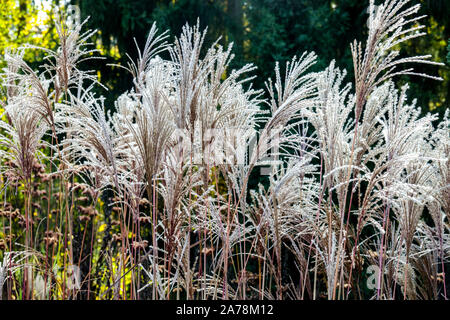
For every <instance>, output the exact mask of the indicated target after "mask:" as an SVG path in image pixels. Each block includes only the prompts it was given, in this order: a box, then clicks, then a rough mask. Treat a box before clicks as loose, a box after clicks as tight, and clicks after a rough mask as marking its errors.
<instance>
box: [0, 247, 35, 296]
mask: <svg viewBox="0 0 450 320" xmlns="http://www.w3.org/2000/svg"><path fill="white" fill-rule="evenodd" d="M28 256H29V253H27V252H16V251H12V252H4V254H3V261H0V300H2V294H3V285H4V284H5V282H6V280H8V279H9V278H10V277H11V276H12V275H13V274H14V273H16V272H17V271H19V270H20V269H22V268H23V266H24V263H23V261H24V260H25V258H27V257H28Z"/></svg>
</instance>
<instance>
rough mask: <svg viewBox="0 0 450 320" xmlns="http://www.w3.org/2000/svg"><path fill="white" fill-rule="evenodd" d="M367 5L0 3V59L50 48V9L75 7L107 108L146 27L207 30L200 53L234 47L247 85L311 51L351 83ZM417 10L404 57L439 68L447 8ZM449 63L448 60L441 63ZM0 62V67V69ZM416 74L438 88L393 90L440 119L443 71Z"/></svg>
mask: <svg viewBox="0 0 450 320" xmlns="http://www.w3.org/2000/svg"><path fill="white" fill-rule="evenodd" d="M368 2H369V1H368V0H367V1H365V0H364V1H362V0H1V1H0V25H1V27H0V53H1V54H3V53H4V49H5V48H6V47H8V46H13V47H17V46H18V45H20V44H23V43H26V42H30V43H32V44H37V45H41V46H45V47H50V48H51V47H53V46H54V45H55V40H54V39H55V30H54V18H55V17H54V14H53V13H52V12H53V10H54V9H55V8H61V7H64V8H68V6H69V5H75V6H78V8H79V9H80V15H81V19H85V18H86V17H88V16H90V19H89V21H88V23H87V25H88V27H89V28H92V29H97V30H98V33H97V35H96V36H95V38H94V39H93V41H94V43H95V45H96V46H97V48H98V49H99V50H100V51H101V53H102V55H104V56H105V57H106V61H100V62H99V61H98V60H97V61H96V60H93V61H91V62H90V65H86V66H85V67H86V68H87V69H93V70H98V76H99V77H100V78H101V81H102V83H104V84H105V85H106V86H107V87H108V88H109V90H108V91H106V90H104V89H101V88H99V89H98V90H99V93H100V94H102V95H104V96H105V97H106V101H107V105H108V107H109V108H113V102H114V100H115V99H116V98H117V97H118V96H119V95H120V94H122V93H123V92H124V91H126V90H128V89H130V88H131V77H130V75H128V74H127V72H126V71H125V70H123V69H121V68H118V67H115V66H111V64H122V65H123V64H125V63H126V60H127V56H126V55H125V53H128V54H129V55H130V56H131V57H132V58H135V57H136V54H137V51H136V46H135V40H134V39H136V42H137V43H138V45H139V46H140V47H143V45H144V43H145V39H146V37H147V32H148V30H149V28H150V26H151V24H152V23H153V22H154V21H156V22H157V24H158V27H159V29H160V30H166V29H168V30H169V32H170V35H171V36H172V37H175V36H178V35H179V34H180V32H181V28H182V26H183V25H184V24H185V23H186V22H188V23H189V24H195V23H196V22H197V19H199V20H200V25H201V27H202V28H204V27H206V26H208V34H207V38H206V43H205V47H206V46H208V45H210V44H211V43H212V42H213V41H215V40H216V39H217V38H218V37H221V40H220V44H222V45H224V46H228V45H229V44H230V43H231V42H233V43H234V48H233V52H234V53H235V59H234V61H233V67H239V66H242V65H243V64H245V63H249V62H251V63H254V64H255V65H256V66H257V67H258V70H257V71H255V72H254V73H255V75H257V76H258V78H257V79H255V85H256V86H257V87H259V88H262V87H263V86H264V81H265V80H266V79H267V78H268V77H271V76H273V68H274V65H275V61H280V63H281V64H282V65H283V63H284V62H286V61H287V60H290V59H291V58H292V57H293V56H294V55H300V54H301V53H302V52H304V51H315V52H316V53H317V55H318V57H319V61H318V63H317V65H316V69H317V70H321V69H323V68H325V67H326V66H327V65H328V64H329V63H330V61H331V60H332V59H335V60H336V61H337V63H338V65H339V66H340V67H341V68H345V69H346V70H347V71H348V78H347V79H348V81H352V77H353V64H352V61H351V53H350V42H352V41H353V39H358V40H360V39H363V38H364V37H365V36H366V32H367V30H366V26H365V23H366V19H367V6H368ZM419 2H420V3H421V4H422V9H421V11H422V14H424V15H427V17H426V18H424V19H423V20H422V24H425V26H426V29H425V32H427V34H428V35H427V36H426V37H422V38H419V39H414V40H412V41H409V42H408V43H407V45H406V46H405V45H404V46H403V48H402V52H403V53H404V54H405V55H422V54H432V55H433V60H434V61H440V62H446V61H447V54H448V51H447V46H448V39H449V38H450V23H449V21H450V1H449V0H412V3H419ZM27 59H28V60H29V61H30V62H31V63H33V62H35V61H39V60H40V59H41V56H40V55H39V53H37V52H34V51H30V52H29V53H28V55H27ZM449 59H450V57H449ZM1 65H2V62H1V61H0V66H1ZM417 71H418V72H425V73H431V74H436V73H437V72H438V73H439V75H440V76H441V77H442V78H444V81H443V82H437V81H434V80H429V79H423V78H417V77H411V78H408V77H403V78H402V79H400V84H401V83H404V82H410V86H411V89H410V97H414V98H417V100H418V106H420V107H422V109H423V111H424V112H428V111H431V112H439V113H443V112H444V111H445V109H447V108H449V106H450V82H449V81H450V63H448V64H447V65H446V66H444V67H439V68H436V67H435V66H426V65H423V66H421V65H418V66H417Z"/></svg>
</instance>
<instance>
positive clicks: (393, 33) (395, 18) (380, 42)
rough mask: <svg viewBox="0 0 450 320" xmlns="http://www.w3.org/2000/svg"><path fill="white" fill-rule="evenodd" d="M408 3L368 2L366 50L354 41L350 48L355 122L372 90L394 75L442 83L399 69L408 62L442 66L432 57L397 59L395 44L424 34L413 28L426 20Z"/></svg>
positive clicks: (399, 0)
mask: <svg viewBox="0 0 450 320" xmlns="http://www.w3.org/2000/svg"><path fill="white" fill-rule="evenodd" d="M409 2H410V0H387V1H385V2H384V3H383V4H381V5H379V6H375V1H374V0H370V5H369V20H368V26H369V35H368V38H367V41H366V47H365V49H364V51H363V49H362V44H361V43H358V42H357V41H356V40H355V41H354V42H353V44H352V46H351V49H352V55H353V64H354V69H355V91H356V101H355V104H356V118H357V119H359V116H360V115H361V112H362V108H363V107H364V104H365V102H366V99H367V97H368V96H369V95H370V93H371V92H372V91H373V89H374V88H375V87H376V86H378V85H379V84H381V83H383V82H384V81H386V80H388V79H390V78H392V77H394V76H397V75H404V74H409V75H418V76H421V77H427V78H431V79H437V80H442V79H441V78H439V77H434V76H430V75H426V74H419V73H416V72H414V69H413V68H406V69H399V67H400V66H401V65H404V64H409V63H425V64H433V65H442V63H437V62H433V61H430V60H429V59H430V58H431V55H423V56H414V57H406V58H400V57H399V55H400V52H399V51H397V50H393V48H395V46H396V45H398V44H401V43H403V42H405V41H407V40H410V39H414V38H417V37H420V36H423V35H425V33H424V32H420V30H421V29H423V28H424V26H423V25H416V22H417V21H418V20H420V19H422V18H424V17H425V16H417V15H416V14H417V12H418V11H419V9H420V4H417V5H414V6H412V7H409V8H405V6H406V5H407V4H408V3H409Z"/></svg>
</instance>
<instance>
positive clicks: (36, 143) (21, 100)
mask: <svg viewBox="0 0 450 320" xmlns="http://www.w3.org/2000/svg"><path fill="white" fill-rule="evenodd" d="M30 103H32V102H30V99H29V97H28V96H16V97H15V98H14V100H13V101H12V102H10V104H8V105H7V106H6V107H5V114H2V115H1V116H0V118H1V119H0V129H1V130H0V146H2V147H3V148H5V149H0V155H1V156H2V157H1V158H2V161H11V162H12V163H14V164H15V166H16V167H14V168H11V167H7V168H3V170H15V171H17V172H16V174H17V175H19V176H20V177H21V179H22V180H23V181H29V180H30V179H31V174H32V169H33V164H34V163H35V161H38V160H40V159H43V158H45V154H44V153H43V152H42V150H41V149H42V148H44V147H47V146H48V143H46V142H45V141H44V140H43V137H44V134H45V132H46V131H47V130H48V125H47V123H46V122H45V121H44V120H43V118H42V117H41V116H40V115H39V114H38V113H37V112H35V111H34V110H33V109H32V108H31V107H29V104H30ZM18 105H20V107H21V109H19V107H18ZM5 115H7V118H9V123H8V122H7V121H4V120H3V119H4V118H5V117H4V116H5Z"/></svg>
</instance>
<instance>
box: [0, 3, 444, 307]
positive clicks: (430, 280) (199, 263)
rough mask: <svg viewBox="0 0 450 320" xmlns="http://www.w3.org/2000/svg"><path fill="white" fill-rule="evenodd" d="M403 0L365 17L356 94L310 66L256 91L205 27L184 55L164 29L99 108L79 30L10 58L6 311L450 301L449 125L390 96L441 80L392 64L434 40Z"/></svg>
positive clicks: (354, 48)
mask: <svg viewBox="0 0 450 320" xmlns="http://www.w3.org/2000/svg"><path fill="white" fill-rule="evenodd" d="M408 3H409V0H386V1H385V2H384V3H383V4H382V5H380V6H377V7H376V6H375V5H374V1H370V5H369V20H368V26H369V31H368V38H367V41H366V42H363V43H359V42H357V41H355V42H354V43H352V45H351V52H352V55H353V61H354V74H355V77H354V80H353V81H351V82H348V81H349V79H348V77H346V71H345V70H342V69H339V68H338V67H337V66H336V64H335V62H334V61H332V62H331V63H330V65H329V66H328V67H327V68H326V69H325V70H323V71H321V72H311V71H310V68H311V66H312V65H314V63H315V61H316V55H315V54H314V53H313V52H310V53H304V54H302V55H301V56H299V57H294V58H293V59H292V60H291V61H289V62H288V63H286V65H285V66H284V68H282V67H280V66H279V65H278V64H276V65H275V70H274V78H273V79H269V80H267V82H266V86H265V90H255V89H253V87H252V85H251V83H252V81H253V77H252V75H251V72H252V71H253V70H254V68H255V67H254V66H252V65H245V66H243V67H242V68H241V69H238V70H230V67H229V64H230V61H231V60H232V59H233V54H232V46H231V45H230V46H229V47H228V48H224V47H222V46H221V45H219V42H218V41H217V42H216V43H214V44H213V45H212V46H211V47H209V48H204V45H203V42H204V38H205V34H206V30H205V31H202V30H200V27H199V23H197V24H196V25H195V26H189V25H186V26H185V27H184V28H183V30H182V33H181V35H180V36H179V37H177V38H176V39H175V40H174V42H173V43H169V42H168V36H167V33H165V32H162V33H161V32H158V29H157V27H156V26H155V25H153V26H152V27H151V29H150V32H149V35H148V39H147V42H146V44H145V47H144V48H143V49H139V48H138V59H137V60H136V61H131V60H130V62H129V64H128V65H126V66H122V67H124V68H126V69H127V70H128V71H129V72H130V73H131V74H132V76H133V83H132V85H131V87H132V88H131V89H130V90H129V91H127V92H124V93H123V94H122V95H121V96H120V97H119V98H118V99H117V101H116V102H115V104H114V106H105V102H104V99H103V98H102V97H100V96H97V95H96V94H94V91H93V88H94V87H95V86H99V85H101V84H100V83H98V82H97V78H96V76H95V70H93V71H83V69H82V68H80V65H82V63H83V60H86V59H94V58H95V57H98V54H96V50H94V49H91V47H90V44H89V38H90V36H91V35H92V34H93V32H91V31H86V32H83V31H82V29H83V25H84V23H81V24H78V23H76V22H74V21H72V20H69V22H66V23H64V22H61V23H59V24H57V25H58V27H57V31H58V35H59V40H60V44H59V47H58V48H57V49H56V50H55V51H52V50H48V49H46V48H36V47H31V46H24V47H21V48H19V49H16V50H9V51H6V53H5V56H4V60H5V62H6V67H5V68H4V69H3V73H2V75H1V80H2V84H1V88H2V91H1V109H0V110H1V112H2V113H1V120H0V157H1V158H0V196H1V200H0V227H1V229H0V250H1V251H0V262H1V263H0V286H1V290H0V297H2V298H3V299H124V300H125V299H323V298H325V299H447V296H448V288H447V286H448V284H449V282H448V278H449V276H448V275H447V274H446V270H448V268H449V264H448V258H449V252H450V224H449V223H450V171H449V161H450V160H449V159H450V136H449V135H450V131H449V125H450V119H449V116H450V115H449V112H447V113H446V114H445V116H444V118H443V119H438V118H437V116H436V115H431V114H428V115H425V116H421V114H422V112H421V110H420V109H419V108H418V107H417V106H416V103H415V101H414V100H412V99H411V98H409V97H408V96H407V95H408V86H407V85H404V86H402V87H398V86H397V85H396V84H395V83H394V80H395V78H396V76H399V75H417V76H421V77H428V78H433V79H436V80H439V78H438V77H434V76H432V75H427V74H417V73H416V72H415V71H414V64H417V63H425V64H433V65H440V63H436V62H432V61H431V60H430V58H431V56H429V55H423V56H415V57H404V56H402V55H400V52H399V51H398V48H399V47H401V43H402V42H404V41H407V40H411V39H413V38H417V37H420V36H422V35H424V33H423V32H422V31H421V30H422V29H423V26H421V25H420V24H419V23H418V21H419V20H420V19H421V18H422V17H420V16H417V12H418V11H419V5H415V6H410V5H409V4H408ZM30 49H35V50H36V49H38V50H43V51H44V52H45V53H46V57H45V61H44V62H43V64H42V65H41V68H39V69H37V70H34V69H32V68H31V67H30V66H29V65H28V64H27V62H25V61H24V59H23V56H24V52H25V51H26V50H30ZM106 109H108V110H114V111H113V112H106V111H105V110H106ZM257 170H260V173H261V174H263V175H266V176H268V177H267V178H268V183H266V184H264V185H263V184H260V185H259V186H258V187H256V188H250V187H249V180H250V175H251V174H252V173H254V172H256V171H257Z"/></svg>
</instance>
